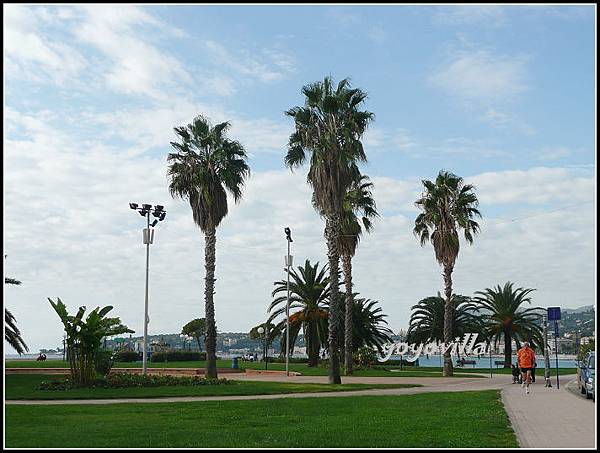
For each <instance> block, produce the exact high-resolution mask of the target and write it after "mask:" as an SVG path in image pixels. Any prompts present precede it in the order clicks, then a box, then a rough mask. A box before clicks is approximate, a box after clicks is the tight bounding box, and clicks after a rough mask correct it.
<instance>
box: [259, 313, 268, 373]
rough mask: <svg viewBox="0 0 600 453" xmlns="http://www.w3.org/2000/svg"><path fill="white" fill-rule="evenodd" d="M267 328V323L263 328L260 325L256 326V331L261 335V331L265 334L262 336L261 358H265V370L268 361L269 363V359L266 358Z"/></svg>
mask: <svg viewBox="0 0 600 453" xmlns="http://www.w3.org/2000/svg"><path fill="white" fill-rule="evenodd" d="M268 330H269V325H268V324H265V327H264V328H263V327H262V326H261V327H259V328H258V333H259V334H260V335H262V334H263V333H264V334H265V336H264V337H263V342H264V353H263V358H264V360H265V370H267V369H268V363H269V359H268V358H267V348H268V343H267V338H268Z"/></svg>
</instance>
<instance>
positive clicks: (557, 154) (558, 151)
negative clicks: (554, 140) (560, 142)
mask: <svg viewBox="0 0 600 453" xmlns="http://www.w3.org/2000/svg"><path fill="white" fill-rule="evenodd" d="M572 154H573V150H571V149H569V148H567V147H566V146H557V147H552V148H544V149H542V150H541V151H540V152H539V153H538V154H537V156H536V157H537V159H538V160H558V159H562V158H564V157H569V156H571V155H572Z"/></svg>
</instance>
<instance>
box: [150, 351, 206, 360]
mask: <svg viewBox="0 0 600 453" xmlns="http://www.w3.org/2000/svg"><path fill="white" fill-rule="evenodd" d="M194 360H197V361H201V360H206V352H194V351H183V350H177V349H175V350H171V351H164V352H162V351H161V352H153V353H152V357H150V361H151V362H188V361H189V362H191V361H194Z"/></svg>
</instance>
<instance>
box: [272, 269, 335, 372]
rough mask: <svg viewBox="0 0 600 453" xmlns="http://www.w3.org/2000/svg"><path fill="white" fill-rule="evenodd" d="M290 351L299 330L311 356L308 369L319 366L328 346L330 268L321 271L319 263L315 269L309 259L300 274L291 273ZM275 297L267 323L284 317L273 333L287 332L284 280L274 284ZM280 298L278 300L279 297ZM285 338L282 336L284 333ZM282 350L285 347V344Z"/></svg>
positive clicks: (292, 271) (299, 270)
mask: <svg viewBox="0 0 600 453" xmlns="http://www.w3.org/2000/svg"><path fill="white" fill-rule="evenodd" d="M290 278H291V280H290V313H291V311H292V310H296V311H295V312H294V313H291V314H290V319H289V324H290V344H289V348H290V351H293V349H294V344H295V343H296V339H297V337H298V334H299V333H300V330H301V329H302V331H303V333H304V338H305V341H306V350H307V353H308V366H316V365H317V361H318V359H319V352H320V351H321V348H322V347H324V346H326V345H327V334H328V317H329V310H328V309H329V296H330V286H329V276H328V275H327V266H323V267H322V268H321V269H319V263H318V262H317V263H316V264H315V265H314V266H312V265H311V264H310V261H309V260H306V262H305V263H304V266H298V272H296V270H294V269H292V270H290ZM274 285H275V289H274V290H273V294H272V295H273V297H275V299H274V300H273V302H271V305H269V309H268V311H269V312H271V316H270V317H269V319H268V321H267V322H269V323H270V322H271V321H273V320H274V319H275V318H277V317H278V316H280V315H282V314H283V315H284V318H283V320H281V321H280V322H279V323H278V324H277V325H276V326H275V328H274V333H281V332H285V325H286V319H285V312H286V304H287V281H284V280H281V281H277V282H275V283H274ZM276 296H277V297H276ZM282 338H283V334H282ZM282 347H283V348H285V346H284V344H283V343H282Z"/></svg>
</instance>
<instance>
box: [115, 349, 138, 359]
mask: <svg viewBox="0 0 600 453" xmlns="http://www.w3.org/2000/svg"><path fill="white" fill-rule="evenodd" d="M113 357H114V360H115V362H139V361H140V360H142V353H141V352H136V351H116V352H115V354H114V356H113Z"/></svg>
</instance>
